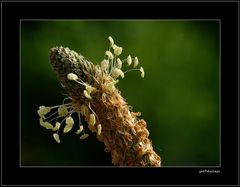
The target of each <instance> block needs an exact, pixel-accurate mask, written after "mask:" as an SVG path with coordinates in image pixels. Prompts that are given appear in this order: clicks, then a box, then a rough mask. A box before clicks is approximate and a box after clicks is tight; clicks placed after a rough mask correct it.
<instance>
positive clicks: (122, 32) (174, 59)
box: [21, 20, 220, 166]
mask: <svg viewBox="0 0 240 187" xmlns="http://www.w3.org/2000/svg"><path fill="white" fill-rule="evenodd" d="M108 36H112V37H113V39H114V40H115V43H116V44H117V45H119V46H122V47H123V53H122V55H121V58H125V57H127V55H129V54H131V55H132V56H138V59H139V61H140V63H139V65H140V66H143V67H144V70H145V78H144V79H142V78H141V77H140V73H139V72H138V71H134V72H130V73H127V74H126V75H125V78H124V79H122V80H121V81H120V82H119V84H118V88H119V89H120V90H121V92H122V95H123V97H125V98H126V100H127V102H128V103H129V104H130V105H131V106H133V111H135V112H137V111H141V113H142V116H141V117H142V118H143V119H144V120H145V121H146V122H147V124H148V130H149V132H150V138H151V139H152V141H153V145H154V149H155V151H156V152H157V153H158V154H159V155H161V157H162V164H163V166H217V165H219V146H220V142H219V128H220V124H219V123H220V121H219V115H220V114H219V107H220V105H219V86H220V83H219V23H218V22H217V21H186V20H185V21H180V20H176V21H173V20H159V21H148V20H145V21H136V20H135V21H126V20H125V21H87V20H86V21H83V20H80V21H79V20H78V21H27V20H26V21H21V165H23V166H111V165H112V163H111V156H110V154H109V153H105V152H104V145H103V143H101V142H99V141H97V139H96V137H95V134H91V133H90V136H89V138H88V139H86V140H80V139H79V135H76V134H75V133H74V132H72V131H71V132H70V133H68V134H64V135H60V139H61V143H60V144H57V143H56V142H55V141H54V139H53V137H52V132H51V131H50V130H46V129H44V128H43V127H41V126H40V125H39V117H38V115H37V110H38V107H39V106H40V105H45V106H53V105H58V104H61V103H62V99H63V98H64V97H65V96H64V95H63V94H64V93H65V92H64V90H63V88H62V87H61V85H60V83H59V81H58V80H57V76H56V74H55V73H54V71H53V70H52V67H51V65H50V64H49V59H48V54H49V50H50V48H52V47H55V46H64V47H69V48H70V49H72V50H75V51H76V52H81V54H83V55H84V56H86V57H88V58H89V59H90V60H91V61H92V62H93V63H99V62H100V61H101V60H102V59H103V56H104V53H105V50H107V48H108V45H109V43H108V40H107V37H108Z"/></svg>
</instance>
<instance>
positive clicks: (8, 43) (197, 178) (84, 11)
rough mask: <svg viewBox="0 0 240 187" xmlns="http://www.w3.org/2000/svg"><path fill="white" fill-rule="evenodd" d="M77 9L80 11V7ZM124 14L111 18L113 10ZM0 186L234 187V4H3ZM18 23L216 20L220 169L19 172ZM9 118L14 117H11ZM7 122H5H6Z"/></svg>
mask: <svg viewBox="0 0 240 187" xmlns="http://www.w3.org/2000/svg"><path fill="white" fill-rule="evenodd" d="M80 7H81V8H80ZM113 7H114V9H115V10H116V12H118V11H122V10H124V14H117V13H116V14H115V15H112V14H111V16H112V17H111V18H109V12H108V11H107V10H109V9H111V8H113ZM1 8H2V22H1V23H2V63H1V65H2V68H1V70H2V74H1V75H2V77H1V78H2V79H1V80H2V84H1V85H2V95H1V96H2V97H1V99H2V106H1V107H2V108H1V111H2V116H1V117H2V118H1V119H2V121H1V123H2V126H1V127H2V129H1V130H2V131H1V132H2V145H1V148H2V149H1V152H2V154H1V163H2V168H1V171H2V172H1V173H2V175H1V178H2V180H1V183H2V185H24V186H26V185H44V184H48V185H58V186H60V185H67V186H70V185H83V184H84V185H100V184H101V185H104V186H106V185H123V184H128V185H138V186H140V185H203V184H208V185H227V184H228V185H236V184H239V178H238V175H239V167H238V164H239V158H238V156H239V148H238V142H239V134H238V131H239V127H238V122H239V118H238V102H236V101H238V67H239V66H238V60H239V55H238V50H239V45H238V42H239V41H238V39H239V38H238V36H239V35H238V31H239V19H238V16H239V3H238V2H2V3H1ZM20 19H220V20H221V114H222V116H221V123H222V129H221V137H222V145H221V159H222V160H221V168H216V170H217V171H220V172H219V173H208V172H206V171H205V172H202V173H201V172H200V171H201V170H205V169H206V170H208V169H209V170H213V168H212V167H211V168H204V169H203V168H198V167H191V168H184V167H182V168H181V167H176V168H174V167H171V168H125V167H119V168H21V167H19V165H20V163H19V142H18V141H19V130H20V129H19V126H18V124H19V119H20V116H19V114H18V115H16V114H17V112H16V109H17V110H19V90H20V89H19V87H20V82H19V73H20V72H19V69H20V63H19V57H20V54H19V52H20V50H19V47H20V43H19V37H20V34H19V32H20V31H19V28H20V27H19V24H20ZM13 113H14V117H13ZM9 119H10V120H9Z"/></svg>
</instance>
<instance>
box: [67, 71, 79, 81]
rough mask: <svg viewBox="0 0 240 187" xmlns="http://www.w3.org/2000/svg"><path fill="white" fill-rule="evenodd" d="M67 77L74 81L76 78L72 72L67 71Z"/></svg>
mask: <svg viewBox="0 0 240 187" xmlns="http://www.w3.org/2000/svg"><path fill="white" fill-rule="evenodd" d="M67 78H68V80H71V81H76V80H77V79H78V76H77V75H76V74H74V73H69V74H67Z"/></svg>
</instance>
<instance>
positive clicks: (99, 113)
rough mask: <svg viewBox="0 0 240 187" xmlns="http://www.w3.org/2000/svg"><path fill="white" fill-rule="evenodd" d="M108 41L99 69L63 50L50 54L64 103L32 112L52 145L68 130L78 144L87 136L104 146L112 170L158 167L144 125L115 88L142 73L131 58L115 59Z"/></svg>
mask: <svg viewBox="0 0 240 187" xmlns="http://www.w3.org/2000/svg"><path fill="white" fill-rule="evenodd" d="M108 40H109V49H108V50H107V51H106V52H105V55H104V58H103V59H102V61H101V62H100V63H99V64H93V63H92V62H90V61H89V60H88V59H87V58H85V57H84V56H82V55H81V54H78V53H76V52H75V51H73V50H70V49H69V48H67V47H66V48H65V47H54V48H52V49H51V50H50V55H49V58H50V63H51V65H52V67H53V69H54V71H55V72H56V74H57V76H58V79H59V81H60V84H61V85H62V87H63V88H64V90H65V91H66V95H67V97H65V98H64V99H63V102H62V104H61V105H56V106H40V107H39V108H38V110H37V113H38V115H39V117H40V119H39V123H40V126H41V127H44V128H45V129H47V130H50V131H51V132H52V133H53V134H52V136H53V138H54V140H55V142H56V143H58V144H59V143H60V136H61V135H62V134H64V133H69V132H70V131H71V130H72V129H74V132H75V133H74V134H75V135H77V136H79V139H80V140H83V139H86V138H87V137H88V136H89V135H90V134H89V133H90V132H92V134H94V135H95V136H96V138H97V139H98V140H99V141H100V142H103V144H104V145H105V151H106V152H107V153H109V154H110V155H111V157H112V163H113V165H116V166H155V167H159V166H161V158H160V156H159V155H158V154H157V153H156V152H155V151H154V150H153V146H152V141H151V140H150V139H149V131H148V130H147V123H146V122H145V121H144V120H143V119H141V118H140V117H139V116H140V112H133V111H132V107H131V106H130V105H129V104H128V103H127V102H126V100H125V99H124V98H123V97H122V95H121V92H120V90H119V89H118V87H117V83H118V82H119V79H120V77H121V78H124V77H125V75H126V73H128V72H130V71H140V73H141V77H142V78H143V77H144V76H145V72H144V69H143V67H140V68H139V69H135V68H136V67H137V66H138V64H139V61H138V58H137V57H135V58H134V59H132V57H131V55H128V56H127V57H126V58H121V55H122V51H123V48H122V47H119V46H118V45H117V44H115V42H114V40H113V38H112V37H111V36H109V37H108ZM132 63H133V67H131V66H130V65H131V64H132ZM73 114H77V115H75V116H78V119H77V118H76V119H75V117H74V118H73V117H72V115H73ZM81 119H84V121H85V122H86V123H84V124H83V123H82V121H81ZM53 122H54V123H55V126H53V125H52V123H53ZM64 122H65V125H62V124H63V123H64ZM76 124H78V126H77V127H75V126H76ZM96 124H97V125H96Z"/></svg>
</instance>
